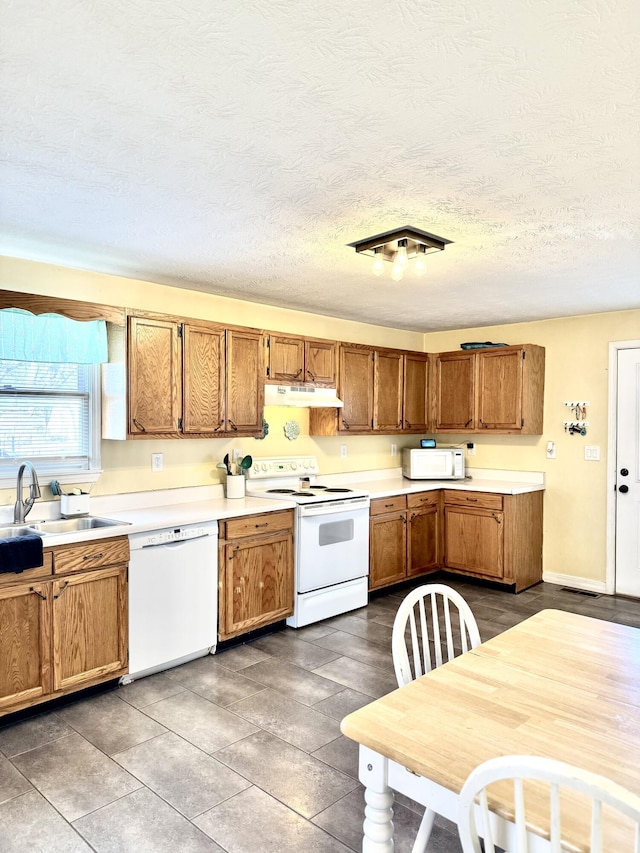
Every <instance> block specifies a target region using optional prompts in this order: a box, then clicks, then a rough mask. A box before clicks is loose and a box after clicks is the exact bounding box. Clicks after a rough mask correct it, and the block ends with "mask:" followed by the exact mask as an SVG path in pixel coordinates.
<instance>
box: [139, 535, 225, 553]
mask: <svg viewBox="0 0 640 853" xmlns="http://www.w3.org/2000/svg"><path fill="white" fill-rule="evenodd" d="M208 538H210V539H216V538H217V537H215V536H211V534H210V533H203V534H202V536H192V537H191V538H190V539H176V540H175V542H150V543H149V544H148V545H143V546H142V548H135V547H134V548H132V549H131V550H132V551H133V552H134V553H135V551H136V550H137V551H148V550H149V549H150V548H179V547H180V546H181V545H187V544H188V543H189V542H197V541H198V540H199V539H208Z"/></svg>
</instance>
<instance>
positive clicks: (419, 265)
mask: <svg viewBox="0 0 640 853" xmlns="http://www.w3.org/2000/svg"><path fill="white" fill-rule="evenodd" d="M415 271H416V275H417V276H419V277H421V276H423V275H424V274H425V272H426V271H427V265H426V263H425V250H424V246H418V255H417V257H416V262H415Z"/></svg>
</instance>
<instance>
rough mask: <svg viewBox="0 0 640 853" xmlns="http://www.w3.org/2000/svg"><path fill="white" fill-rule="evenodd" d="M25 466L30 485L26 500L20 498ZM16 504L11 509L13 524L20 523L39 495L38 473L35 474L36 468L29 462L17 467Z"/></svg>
mask: <svg viewBox="0 0 640 853" xmlns="http://www.w3.org/2000/svg"><path fill="white" fill-rule="evenodd" d="M25 468H28V469H29V473H30V474H31V485H30V486H29V497H28V498H27V499H26V501H23V500H22V477H23V475H24V471H25ZM16 493H17V495H16V497H17V500H16V505H15V507H14V509H13V523H14V524H22V523H23V522H24V520H25V518H26V517H27V515H28V514H29V512H30V511H31V507H32V506H33V503H34V501H35V500H36V498H39V497H40V484H39V483H38V475H37V474H36V469H35V468H34V467H33V465H32V464H31V462H22V463H21V465H20V467H19V468H18V480H17V483H16Z"/></svg>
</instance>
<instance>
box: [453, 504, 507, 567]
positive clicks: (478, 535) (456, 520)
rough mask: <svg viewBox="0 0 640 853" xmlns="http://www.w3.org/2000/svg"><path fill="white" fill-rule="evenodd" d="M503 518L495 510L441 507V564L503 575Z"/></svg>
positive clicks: (499, 512)
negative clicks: (442, 525) (443, 517)
mask: <svg viewBox="0 0 640 853" xmlns="http://www.w3.org/2000/svg"><path fill="white" fill-rule="evenodd" d="M503 520H504V513H503V512H501V511H499V510H490V509H480V508H477V509H476V508H472V507H456V506H447V507H445V524H444V527H445V565H446V566H450V567H451V568H452V569H467V570H468V571H470V572H476V573H477V574H481V575H486V576H487V577H488V578H495V579H500V578H502V577H504V524H503Z"/></svg>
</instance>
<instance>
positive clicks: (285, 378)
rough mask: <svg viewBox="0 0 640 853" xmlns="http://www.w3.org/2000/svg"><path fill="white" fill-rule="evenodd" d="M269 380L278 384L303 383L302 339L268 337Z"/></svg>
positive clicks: (282, 336)
mask: <svg viewBox="0 0 640 853" xmlns="http://www.w3.org/2000/svg"><path fill="white" fill-rule="evenodd" d="M269 379H273V380H277V381H278V382H285V383H286V382H303V381H304V379H305V375H304V340H303V339H302V338H294V337H285V336H284V335H270V336H269Z"/></svg>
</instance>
